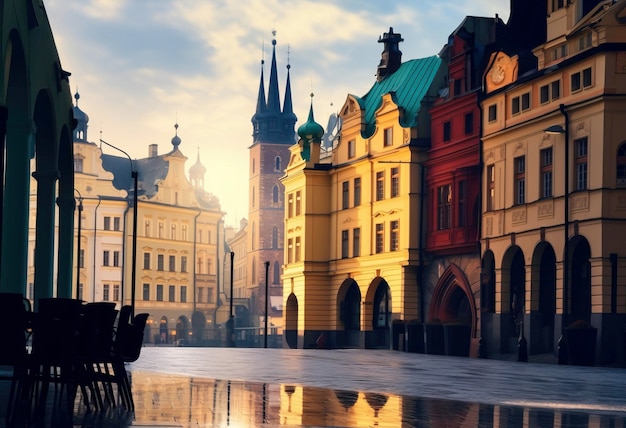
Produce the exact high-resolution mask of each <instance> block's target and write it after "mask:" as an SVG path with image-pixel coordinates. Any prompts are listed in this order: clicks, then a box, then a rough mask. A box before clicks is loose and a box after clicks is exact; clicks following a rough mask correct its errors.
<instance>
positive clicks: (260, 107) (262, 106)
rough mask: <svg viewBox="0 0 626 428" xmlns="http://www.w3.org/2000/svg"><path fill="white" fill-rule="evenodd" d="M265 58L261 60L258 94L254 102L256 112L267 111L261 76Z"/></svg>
mask: <svg viewBox="0 0 626 428" xmlns="http://www.w3.org/2000/svg"><path fill="white" fill-rule="evenodd" d="M264 64H265V60H261V81H260V83H259V95H258V97H257V102H256V114H263V113H265V112H266V111H267V104H266V101H265V83H264V77H263V69H264V68H265V67H264Z"/></svg>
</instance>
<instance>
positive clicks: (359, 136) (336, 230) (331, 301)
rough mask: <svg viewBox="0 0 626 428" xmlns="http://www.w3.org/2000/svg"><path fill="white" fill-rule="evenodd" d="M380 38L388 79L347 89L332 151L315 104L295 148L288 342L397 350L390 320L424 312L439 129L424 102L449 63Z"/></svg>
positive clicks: (290, 185)
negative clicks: (406, 52)
mask: <svg viewBox="0 0 626 428" xmlns="http://www.w3.org/2000/svg"><path fill="white" fill-rule="evenodd" d="M381 40H382V42H383V43H385V50H384V51H383V54H382V61H381V65H380V66H379V68H378V79H377V81H376V82H375V83H374V86H373V87H372V88H371V89H370V91H369V92H368V94H367V95H366V96H364V97H357V96H353V95H349V96H348V97H347V100H346V102H345V103H344V105H343V107H342V108H341V110H340V112H339V117H340V119H341V122H342V124H343V125H342V129H341V133H340V138H339V140H338V143H337V144H335V146H334V148H333V149H332V155H331V156H327V157H324V158H323V159H321V155H320V139H321V137H322V135H323V133H324V130H323V129H322V127H321V126H320V125H318V124H317V123H315V121H314V118H313V107H312V106H311V112H310V115H309V120H308V121H307V122H306V123H305V124H304V125H302V126H301V127H300V128H299V129H298V134H299V135H300V137H301V140H300V142H299V143H298V144H297V145H294V146H292V147H291V157H290V160H289V164H288V166H287V169H286V173H285V176H284V177H283V179H282V182H283V184H284V186H285V195H286V209H285V241H286V248H285V266H284V272H283V289H284V292H283V299H284V311H283V312H284V316H283V320H284V325H283V326H284V338H285V341H284V342H285V344H286V346H289V347H294V348H295V347H297V348H302V347H311V346H321V347H324V346H333V347H334V346H340V347H365V348H372V347H387V348H388V347H389V345H390V340H389V339H390V335H389V331H390V323H391V321H392V320H393V319H398V318H400V319H405V320H410V319H417V318H418V317H419V315H420V311H421V309H420V307H419V306H420V303H419V302H420V299H421V297H422V296H421V295H420V282H419V281H418V271H419V269H420V267H421V263H422V262H423V259H422V257H423V254H421V253H422V252H421V249H422V246H423V236H420V221H422V220H423V219H421V218H420V217H421V216H420V214H419V210H420V198H421V195H422V192H421V186H422V183H421V178H420V175H421V171H420V168H421V162H423V161H424V160H425V156H426V150H427V145H425V144H423V143H424V142H426V141H428V139H429V134H428V132H429V129H430V126H429V119H428V110H427V108H426V107H424V105H423V104H422V102H423V101H426V100H427V99H428V98H429V97H430V96H434V95H435V94H436V89H433V88H439V87H440V86H441V83H442V70H441V67H440V64H441V61H440V59H439V58H438V57H436V56H434V57H430V58H424V59H416V60H411V61H407V62H405V63H402V64H401V53H400V51H399V50H398V49H397V47H398V43H399V41H401V38H400V35H399V34H397V33H393V30H392V29H390V32H389V33H385V35H384V37H383V38H382V39H381ZM318 338H319V342H317V341H318ZM316 342H317V343H316Z"/></svg>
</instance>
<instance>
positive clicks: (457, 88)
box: [453, 79, 463, 95]
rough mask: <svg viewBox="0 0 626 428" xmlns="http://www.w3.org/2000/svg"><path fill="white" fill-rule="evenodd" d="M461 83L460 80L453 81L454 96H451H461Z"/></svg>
mask: <svg viewBox="0 0 626 428" xmlns="http://www.w3.org/2000/svg"><path fill="white" fill-rule="evenodd" d="M461 83H463V81H462V80H461V79H455V80H454V83H453V85H454V94H453V95H461Z"/></svg>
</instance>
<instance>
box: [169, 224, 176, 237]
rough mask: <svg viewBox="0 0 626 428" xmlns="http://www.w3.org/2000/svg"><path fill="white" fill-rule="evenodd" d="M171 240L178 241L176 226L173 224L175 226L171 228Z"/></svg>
mask: <svg viewBox="0 0 626 428" xmlns="http://www.w3.org/2000/svg"><path fill="white" fill-rule="evenodd" d="M170 239H171V240H172V241H175V240H176V225H175V224H173V225H172V226H171V227H170Z"/></svg>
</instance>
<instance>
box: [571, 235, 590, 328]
mask: <svg viewBox="0 0 626 428" xmlns="http://www.w3.org/2000/svg"><path fill="white" fill-rule="evenodd" d="M569 248H570V254H571V258H570V263H569V266H570V284H571V287H570V293H568V295H569V296H570V302H571V308H570V313H569V316H568V317H567V322H568V323H572V322H574V321H577V320H583V321H586V322H587V323H591V262H590V258H591V248H590V247H589V242H587V240H586V239H585V238H583V237H582V236H576V237H574V238H573V239H572V240H571V241H570V243H569Z"/></svg>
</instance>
